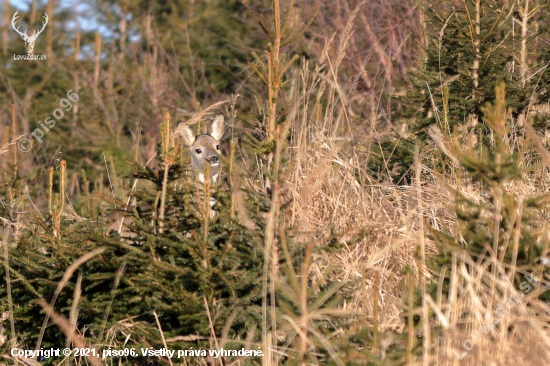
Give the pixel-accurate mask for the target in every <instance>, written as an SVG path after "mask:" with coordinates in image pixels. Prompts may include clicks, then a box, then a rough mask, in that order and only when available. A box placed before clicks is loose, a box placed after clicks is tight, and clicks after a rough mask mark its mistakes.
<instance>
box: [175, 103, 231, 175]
mask: <svg viewBox="0 0 550 366" xmlns="http://www.w3.org/2000/svg"><path fill="white" fill-rule="evenodd" d="M182 123H183V122H180V123H179V124H178V131H180V130H181V136H182V138H183V143H184V144H185V145H187V146H188V147H189V152H190V154H191V167H192V168H193V170H194V171H195V174H196V172H198V174H199V176H198V178H199V181H200V182H201V183H204V171H205V169H206V164H210V173H211V176H212V181H213V182H214V183H215V182H216V181H217V180H218V176H219V173H220V159H219V156H220V154H221V151H220V139H221V138H222V136H223V133H224V131H225V119H224V117H223V114H221V113H220V114H218V115H217V116H216V117H215V118H214V121H212V124H211V125H210V127H209V128H208V133H206V134H204V135H198V136H195V133H194V132H193V130H192V129H191V128H190V127H189V126H184V127H183V128H179V127H180V125H181V124H182Z"/></svg>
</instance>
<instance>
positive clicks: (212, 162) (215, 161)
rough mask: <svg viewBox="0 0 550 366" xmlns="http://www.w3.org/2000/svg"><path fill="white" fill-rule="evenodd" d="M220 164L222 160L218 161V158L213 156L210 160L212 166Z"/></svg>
mask: <svg viewBox="0 0 550 366" xmlns="http://www.w3.org/2000/svg"><path fill="white" fill-rule="evenodd" d="M219 162H220V159H218V157H217V156H212V157H211V158H210V164H216V163H219Z"/></svg>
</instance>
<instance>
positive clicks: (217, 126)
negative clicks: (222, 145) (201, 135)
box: [208, 113, 225, 140]
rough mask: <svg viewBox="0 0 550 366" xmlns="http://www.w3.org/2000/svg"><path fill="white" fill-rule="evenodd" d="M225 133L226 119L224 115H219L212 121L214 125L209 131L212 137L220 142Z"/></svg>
mask: <svg viewBox="0 0 550 366" xmlns="http://www.w3.org/2000/svg"><path fill="white" fill-rule="evenodd" d="M224 131H225V117H224V116H223V114H221V113H219V114H218V115H217V116H216V117H215V118H214V120H213V121H212V124H211V125H210V128H209V129H208V133H209V135H210V136H212V137H213V138H215V139H216V140H219V139H221V138H222V136H223V133H224Z"/></svg>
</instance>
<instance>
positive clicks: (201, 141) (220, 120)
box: [107, 113, 225, 238]
mask: <svg viewBox="0 0 550 366" xmlns="http://www.w3.org/2000/svg"><path fill="white" fill-rule="evenodd" d="M224 132H225V118H224V116H223V114H221V113H220V114H218V115H217V116H216V117H215V118H214V120H213V121H212V124H211V125H210V127H209V128H208V132H207V133H206V134H202V135H198V136H196V135H195V133H194V132H193V130H192V129H191V128H190V127H189V126H186V125H185V124H184V122H179V123H178V126H177V128H176V131H175V135H180V136H181V137H182V139H183V143H184V144H185V145H186V146H187V147H189V153H190V155H191V168H193V171H194V173H195V177H196V178H197V179H198V180H199V183H200V187H199V188H200V191H201V199H203V197H202V196H203V184H204V183H205V177H204V174H205V173H204V172H205V170H206V166H207V164H208V165H210V178H211V179H212V182H213V183H214V184H216V183H217V182H218V179H219V176H220V168H221V162H220V158H219V156H221V150H220V139H221V138H222V136H223V134H224ZM215 204H216V201H215V200H214V199H213V198H210V207H211V208H212V206H214V205H215ZM138 211H140V212H142V213H144V212H147V213H148V214H151V213H152V207H151V206H150V205H141V206H140V207H138ZM215 214H216V212H215V211H214V210H210V217H211V218H212V217H214V216H215ZM140 216H141V215H140ZM107 220H108V222H112V224H110V225H109V231H118V232H119V233H120V235H121V236H122V237H123V238H134V237H136V233H134V232H132V231H131V230H130V229H129V228H128V227H127V225H128V224H131V222H132V218H131V217H129V216H124V212H123V211H115V212H112V213H110V214H109V215H108V216H107ZM113 221H114V222H113Z"/></svg>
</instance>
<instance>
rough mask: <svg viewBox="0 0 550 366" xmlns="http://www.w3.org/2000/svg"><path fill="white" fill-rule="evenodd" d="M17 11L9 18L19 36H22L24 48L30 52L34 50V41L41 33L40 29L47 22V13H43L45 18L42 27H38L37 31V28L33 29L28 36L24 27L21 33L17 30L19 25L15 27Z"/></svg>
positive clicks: (44, 26)
mask: <svg viewBox="0 0 550 366" xmlns="http://www.w3.org/2000/svg"><path fill="white" fill-rule="evenodd" d="M17 13H19V11H16V12H15V14H13V17H12V18H11V26H12V27H13V29H14V30H15V31H16V32H17V33H19V35H20V36H21V38H23V40H24V41H25V48H26V49H27V53H32V51H33V50H34V42H36V38H38V36H39V35H40V33H42V31H43V30H44V28H46V25H47V24H48V19H49V18H48V14H44V19H46V22H42V29H40V30H39V31H38V33H37V30H36V29H35V30H34V32H33V34H32V36H28V35H27V30H26V29H25V32H24V33H22V32H20V31H19V27H17V28H16V27H15V21H16V20H17V18H18V15H17Z"/></svg>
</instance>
